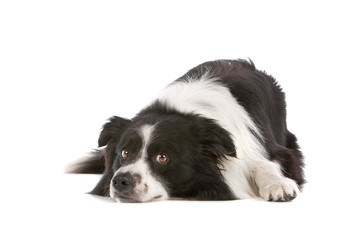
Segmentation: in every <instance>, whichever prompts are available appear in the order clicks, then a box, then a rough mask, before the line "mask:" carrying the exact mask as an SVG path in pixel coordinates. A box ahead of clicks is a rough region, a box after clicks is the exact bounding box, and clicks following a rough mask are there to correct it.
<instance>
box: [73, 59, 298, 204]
mask: <svg viewBox="0 0 360 240" xmlns="http://www.w3.org/2000/svg"><path fill="white" fill-rule="evenodd" d="M99 147H102V148H99V150H97V151H96V152H94V153H93V154H92V156H91V157H89V158H88V159H86V160H84V161H82V162H80V163H78V164H76V165H75V166H74V167H75V168H73V169H72V171H71V172H74V173H103V176H102V179H101V180H100V182H99V183H98V184H97V186H96V187H95V188H94V189H93V190H92V191H91V193H92V194H96V195H101V196H109V197H111V198H114V199H116V200H118V201H119V202H148V201H152V200H156V199H171V198H181V199H192V200H231V199H244V198H253V197H261V198H263V199H265V200H268V201H290V200H292V199H294V198H295V197H296V196H297V194H298V192H299V189H300V188H301V186H302V184H304V182H305V180H304V176H303V165H304V164H303V161H302V154H301V152H300V150H299V146H298V144H297V139H296V137H295V135H294V134H292V133H291V132H289V131H288V130H287V127H286V110H285V97H284V93H283V92H282V90H281V88H280V87H279V85H278V84H277V83H276V81H275V79H274V78H272V77H271V76H269V75H267V74H266V73H264V72H261V71H258V70H257V69H256V68H255V66H254V64H253V63H252V62H251V61H250V62H249V61H245V60H219V61H212V62H206V63H203V64H201V65H199V66H197V67H195V68H193V69H191V70H190V71H189V72H187V73H186V74H185V75H184V76H182V77H180V78H179V79H177V80H176V81H175V82H173V83H172V84H170V85H169V86H167V87H166V88H165V89H164V90H163V91H162V92H161V93H160V95H159V96H158V98H157V99H156V100H155V101H153V102H152V103H151V104H150V105H149V106H148V107H146V108H145V109H143V110H142V111H141V112H139V113H138V114H137V115H136V116H135V117H134V118H133V119H131V120H128V119H123V118H120V117H116V116H115V117H112V118H111V119H110V120H109V122H108V123H106V124H105V125H104V127H103V130H102V132H101V134H100V137H99Z"/></svg>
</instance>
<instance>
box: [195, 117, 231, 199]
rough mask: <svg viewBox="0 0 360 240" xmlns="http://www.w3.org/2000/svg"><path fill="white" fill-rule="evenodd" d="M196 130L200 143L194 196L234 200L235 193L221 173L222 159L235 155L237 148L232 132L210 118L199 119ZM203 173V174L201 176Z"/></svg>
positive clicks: (197, 197) (196, 197)
mask: <svg viewBox="0 0 360 240" xmlns="http://www.w3.org/2000/svg"><path fill="white" fill-rule="evenodd" d="M196 121H199V122H196V123H195V129H194V130H195V132H194V130H193V133H194V134H195V136H196V137H197V138H198V142H199V143H200V148H201V151H200V154H199V156H197V161H196V168H197V169H198V171H197V172H198V173H199V176H198V178H197V183H196V186H197V187H196V189H197V192H196V193H195V194H194V198H195V199H198V200H232V199H234V196H233V193H232V192H231V190H230V189H229V187H228V185H227V184H226V183H225V182H224V180H223V176H222V173H221V170H222V169H221V167H219V166H221V165H222V161H226V157H235V156H236V149H235V145H234V142H233V140H232V137H231V134H230V133H229V132H228V131H226V130H225V129H224V128H222V127H221V126H220V125H218V124H217V123H216V122H215V121H213V120H210V119H197V120H196ZM200 175H201V176H200Z"/></svg>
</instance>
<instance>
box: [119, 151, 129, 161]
mask: <svg viewBox="0 0 360 240" xmlns="http://www.w3.org/2000/svg"><path fill="white" fill-rule="evenodd" d="M128 155H129V151H128V150H127V149H124V150H122V152H121V156H122V158H123V159H124V160H125V159H126V158H127V157H128Z"/></svg>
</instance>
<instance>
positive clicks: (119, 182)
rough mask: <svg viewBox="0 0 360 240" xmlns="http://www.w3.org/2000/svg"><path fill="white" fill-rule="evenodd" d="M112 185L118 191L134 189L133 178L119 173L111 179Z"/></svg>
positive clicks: (127, 174) (128, 174)
mask: <svg viewBox="0 0 360 240" xmlns="http://www.w3.org/2000/svg"><path fill="white" fill-rule="evenodd" d="M112 184H113V186H114V188H115V189H116V190H119V191H123V190H127V189H131V188H133V187H134V178H133V176H132V175H131V174H130V173H120V174H118V175H116V176H115V177H114V178H113V180H112Z"/></svg>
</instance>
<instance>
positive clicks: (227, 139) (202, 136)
mask: <svg viewBox="0 0 360 240" xmlns="http://www.w3.org/2000/svg"><path fill="white" fill-rule="evenodd" d="M197 121H198V122H196V123H195V126H196V127H195V129H194V130H193V132H195V133H196V136H197V138H198V141H199V142H200V143H201V145H202V149H203V151H205V152H206V155H207V156H208V157H212V158H214V159H216V158H217V159H219V158H221V157H226V156H231V157H235V156H236V149H235V145H234V142H233V140H232V137H231V133H229V132H228V131H226V130H225V129H224V128H222V127H221V126H220V125H218V124H217V123H216V122H215V121H214V120H210V119H205V118H204V119H203V118H198V119H197Z"/></svg>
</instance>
